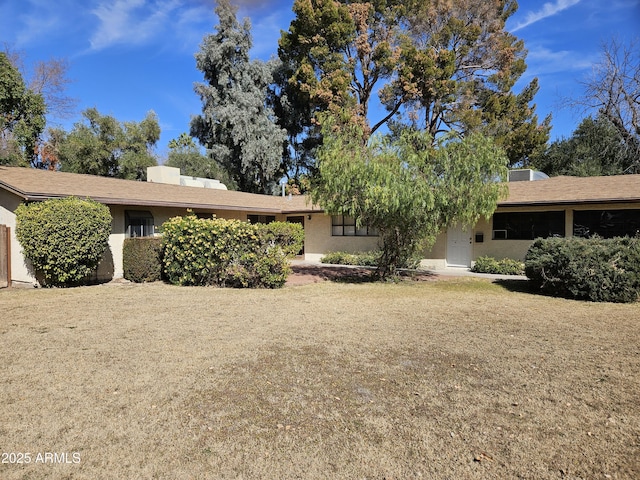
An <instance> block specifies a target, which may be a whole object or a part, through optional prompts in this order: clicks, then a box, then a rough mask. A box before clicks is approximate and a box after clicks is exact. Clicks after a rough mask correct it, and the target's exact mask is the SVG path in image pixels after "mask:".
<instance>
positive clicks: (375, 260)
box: [320, 250, 420, 269]
mask: <svg viewBox="0 0 640 480" xmlns="http://www.w3.org/2000/svg"><path fill="white" fill-rule="evenodd" d="M381 255H382V252H381V251H380V250H373V251H369V252H355V253H348V252H329V253H327V254H326V255H324V256H323V257H322V258H321V259H320V262H321V263H328V264H331V265H357V266H361V267H377V266H378V265H379V264H380V257H381ZM419 264H420V257H419V256H418V255H413V256H411V257H410V258H408V259H407V260H406V261H404V262H402V263H401V264H400V265H399V268H410V269H415V268H418V265H419Z"/></svg>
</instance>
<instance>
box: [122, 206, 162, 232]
mask: <svg viewBox="0 0 640 480" xmlns="http://www.w3.org/2000/svg"><path fill="white" fill-rule="evenodd" d="M124 218H125V220H124V230H125V235H126V237H127V238H135V237H153V236H154V235H155V219H154V218H153V214H152V213H151V212H150V211H148V210H125V211H124Z"/></svg>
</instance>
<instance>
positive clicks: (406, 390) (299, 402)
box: [0, 279, 640, 480]
mask: <svg viewBox="0 0 640 480" xmlns="http://www.w3.org/2000/svg"><path fill="white" fill-rule="evenodd" d="M0 365H2V374H1V376H0V418H1V421H0V451H1V452H2V455H3V457H2V460H3V462H4V463H0V478H2V479H41V478H73V479H99V478H120V479H125V478H127V479H134V478H141V479H147V478H159V479H165V478H166V479H205V478H243V479H254V478H278V479H292V478H303V479H316V478H356V479H383V478H384V479H391V478H395V479H413V478H430V479H455V480H457V479H466V478H473V479H494V478H496V479H508V478H523V479H556V478H557V479H600V478H602V479H604V478H613V479H634V478H640V455H639V452H640V377H639V371H640V368H639V367H640V304H636V305H614V304H591V303H585V302H576V301H570V300H563V299H554V298H548V297H543V296H538V295H532V294H528V293H523V292H517V291H510V290H508V289H507V288H505V287H504V286H502V285H499V284H494V283H490V282H489V281H485V280H477V279H454V280H446V281H442V280H439V281H425V282H410V281H408V282H404V283H401V284H367V283H363V284H343V283H331V282H323V283H317V284H313V285H306V286H288V287H285V288H284V289H281V290H276V291H266V290H258V291H255V290H254V291H248V290H222V289H213V288H180V287H173V286H168V285H163V284H160V283H158V284H148V285H132V284H130V285H126V284H125V285H104V286H94V287H83V288H76V289H68V290H56V289H51V290H4V291H0ZM25 453H29V454H30V455H29V457H30V461H29V463H28V464H16V463H14V462H15V461H17V460H18V459H19V457H20V454H22V458H23V460H24V459H25V458H26V456H25V455H24V454H25ZM47 453H49V454H53V453H55V454H58V455H57V456H53V455H49V456H47V455H45V454H47ZM12 454H13V455H12ZM61 454H67V456H63V455H61ZM47 460H48V461H47ZM6 462H9V463H6ZM61 462H62V463H61ZM65 462H67V463H65Z"/></svg>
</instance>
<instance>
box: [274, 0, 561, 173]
mask: <svg viewBox="0 0 640 480" xmlns="http://www.w3.org/2000/svg"><path fill="white" fill-rule="evenodd" d="M516 9H517V3H516V2H515V1H514V0H485V1H482V2H480V1H478V0H456V1H453V2H452V1H446V0H437V1H429V2H424V1H417V0H392V1H374V2H371V1H363V0H356V1H351V0H349V1H347V0H338V1H335V0H314V1H309V0H296V1H295V2H294V4H293V11H294V14H295V17H294V18H293V20H292V21H291V24H290V26H289V29H288V30H287V31H286V32H283V33H282V35H281V38H280V42H279V50H278V54H279V57H280V59H281V61H282V68H283V70H284V71H283V72H282V73H281V74H280V77H279V85H278V86H279V88H278V89H277V92H278V93H279V95H280V98H279V99H277V100H276V102H275V103H276V104H277V105H279V107H280V108H277V109H276V111H277V112H278V116H279V119H280V123H281V125H282V126H284V127H285V128H287V129H288V131H289V133H290V138H289V140H290V144H291V149H292V150H293V151H294V152H296V155H297V158H298V159H300V161H302V162H305V163H308V155H309V154H313V153H312V152H311V153H310V152H309V150H307V151H306V154H305V153H303V152H304V151H305V149H314V148H315V147H316V146H317V144H318V142H317V138H316V137H317V134H318V132H317V129H316V128H314V125H316V122H317V121H318V117H317V116H316V113H318V112H326V111H330V112H333V113H335V112H337V111H339V110H346V111H348V112H349V114H350V118H351V121H352V122H353V123H356V124H358V125H360V127H361V128H362V130H363V135H364V138H365V139H366V138H368V137H369V135H370V134H372V133H374V132H376V131H377V130H378V129H380V128H382V127H383V126H385V125H387V126H388V127H390V128H391V129H392V130H394V131H397V130H398V129H402V128H405V127H407V126H409V127H411V128H417V129H420V130H425V131H426V132H428V134H429V135H430V137H431V138H432V139H433V140H434V141H435V140H436V139H437V137H438V136H439V135H440V134H442V133H443V132H449V131H456V132H458V133H463V134H466V133H468V132H473V131H476V132H478V131H479V132H481V133H483V134H485V135H487V136H491V137H493V138H494V139H495V141H496V143H497V144H498V145H500V146H502V147H503V148H504V150H505V151H506V153H507V156H508V158H509V162H510V164H513V165H515V164H523V163H525V164H526V163H527V162H528V158H529V156H531V155H532V154H534V153H535V152H537V151H538V150H540V149H541V148H543V147H544V145H545V143H546V141H547V140H548V137H549V130H550V117H548V118H546V119H545V120H544V121H543V122H541V123H539V122H538V118H537V116H536V114H535V105H532V101H533V98H534V96H535V94H536V93H537V91H538V82H537V79H533V80H531V82H530V83H529V84H527V85H526V86H525V87H524V88H523V90H522V91H521V92H520V93H515V92H514V91H513V87H514V85H515V84H516V82H517V81H518V79H519V78H520V77H521V76H522V74H523V73H524V72H525V70H526V64H525V57H526V50H525V47H524V43H523V42H522V41H521V40H519V39H518V38H517V37H515V36H514V35H512V34H511V33H509V32H508V31H507V30H506V28H505V24H506V21H507V20H508V19H509V17H511V15H513V13H514V12H515V11H516ZM376 96H377V98H376ZM378 102H379V103H380V104H382V106H383V107H384V110H382V111H383V113H382V114H381V115H379V116H378V117H374V113H375V110H374V109H373V105H375V103H378ZM291 125H293V126H294V128H293V129H291V128H290V126H291ZM305 140H308V141H307V142H306V144H305Z"/></svg>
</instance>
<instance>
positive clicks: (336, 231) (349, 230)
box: [331, 215, 378, 237]
mask: <svg viewBox="0 0 640 480" xmlns="http://www.w3.org/2000/svg"><path fill="white" fill-rule="evenodd" d="M331 235H333V236H334V237H354V236H355V237H377V236H378V231H377V230H376V229H375V228H371V227H366V226H365V227H360V228H357V227H356V220H355V218H353V217H348V216H346V215H333V216H332V217H331Z"/></svg>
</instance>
